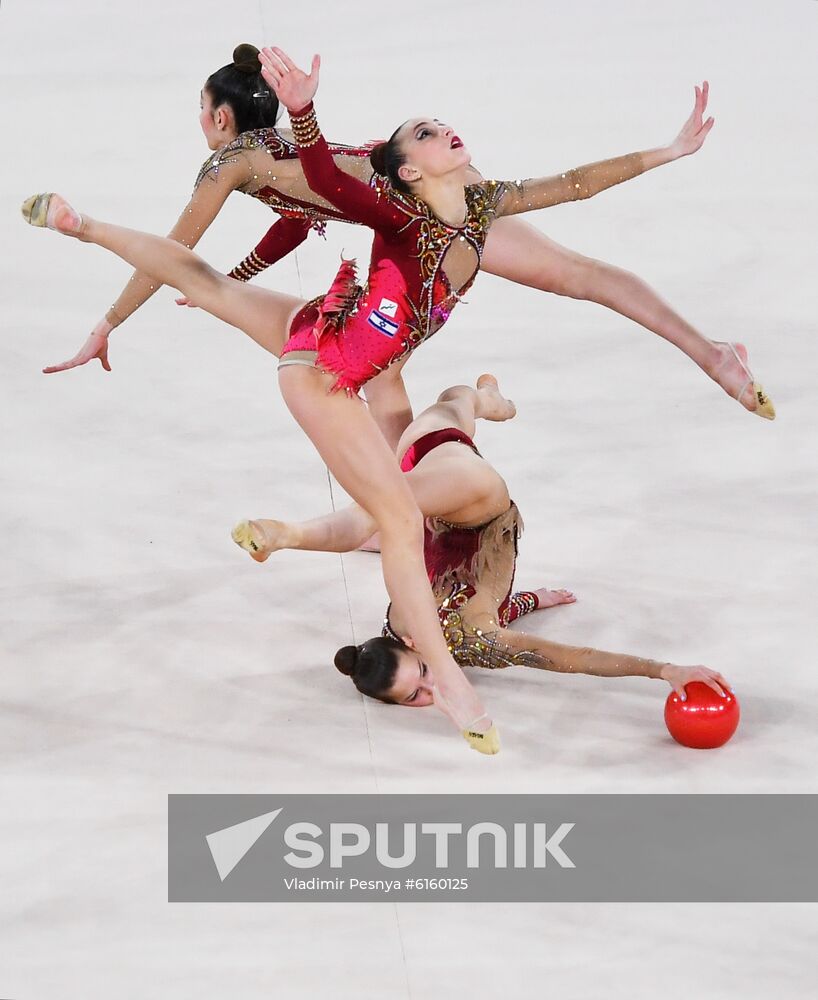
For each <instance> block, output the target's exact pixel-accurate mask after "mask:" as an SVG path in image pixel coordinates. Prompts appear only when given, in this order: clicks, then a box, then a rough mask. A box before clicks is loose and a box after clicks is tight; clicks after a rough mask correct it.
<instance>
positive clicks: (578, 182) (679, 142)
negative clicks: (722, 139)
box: [497, 80, 715, 216]
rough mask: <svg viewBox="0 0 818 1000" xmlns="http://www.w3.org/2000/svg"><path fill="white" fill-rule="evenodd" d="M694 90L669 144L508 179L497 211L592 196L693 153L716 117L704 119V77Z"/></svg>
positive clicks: (528, 209)
mask: <svg viewBox="0 0 818 1000" xmlns="http://www.w3.org/2000/svg"><path fill="white" fill-rule="evenodd" d="M695 92H696V99H695V104H694V106H693V111H692V112H691V113H690V116H689V117H688V119H687V121H686V122H685V124H684V125H683V126H682V130H681V131H680V132H679V134H678V135H677V136H676V138H675V139H674V140H673V142H671V143H670V144H669V145H667V146H660V147H657V148H656V149H648V150H644V151H642V152H638V153H628V154H627V155H626V156H617V157H615V158H614V159H611V160H599V161H597V162H596V163H588V164H585V166H582V167H574V168H573V169H572V170H568V171H566V173H564V174H556V175H555V176H553V177H541V178H538V179H529V180H525V181H513V182H507V183H506V186H505V187H506V190H505V192H504V193H503V195H502V197H501V198H500V200H499V202H498V206H497V215H498V216H502V215H516V214H518V213H520V212H533V211H535V210H537V209H540V208H550V207H551V206H552V205H560V204H562V203H563V202H566V201H579V200H582V199H585V198H592V197H593V196H594V195H596V194H599V193H600V191H605V190H607V189H608V188H610V187H613V186H614V185H615V184H621V183H622V182H623V181H628V180H632V179H633V178H634V177H638V176H639V175H640V174H643V173H644V172H645V171H646V170H652V169H653V168H654V167H660V166H662V165H663V164H665V163H671V162H672V161H673V160H678V159H679V158H680V157H682V156H689V155H690V154H691V153H695V152H696V150H698V149H701V147H702V144H703V143H704V140H705V139H706V138H707V135H708V133H709V132H710V129H711V128H712V127H713V124H714V121H715V119H713V118H712V117H711V118H708V119H707V121H703V115H704V111H705V109H706V108H707V100H708V96H709V86H708V83H707V81H706V80H705V82H704V83H703V84H702V86H701V88H699V87H696V88H695Z"/></svg>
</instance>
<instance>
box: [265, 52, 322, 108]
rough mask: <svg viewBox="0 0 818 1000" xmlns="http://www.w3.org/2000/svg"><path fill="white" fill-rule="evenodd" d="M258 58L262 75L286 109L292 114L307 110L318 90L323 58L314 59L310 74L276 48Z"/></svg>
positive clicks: (315, 57)
mask: <svg viewBox="0 0 818 1000" xmlns="http://www.w3.org/2000/svg"><path fill="white" fill-rule="evenodd" d="M258 58H259V62H260V63H261V75H262V76H263V77H264V79H265V80H266V81H267V83H268V84H269V85H270V87H272V89H273V91H274V92H275V95H276V97H277V98H278V99H279V101H280V102H281V103H282V104H283V105H284V107H285V108H286V109H287V110H288V111H290V112H292V111H301V110H302V109H303V108H306V106H307V105H308V104H309V103H310V101H311V100H312V99H313V97H314V96H315V92H316V90H318V71H319V70H320V68H321V57H320V56H317V55H316V56H313V57H312V68H311V70H310V72H309V73H305V72H304V70H303V69H299V68H298V67H297V66H296V64H295V63H294V62H293V61H292V59H290V57H289V56H288V55H287V53H286V52H284V51H283V50H282V49H279V48H277V47H276V46H269V47H266V48H263V49H262V50H261V52H259V56H258Z"/></svg>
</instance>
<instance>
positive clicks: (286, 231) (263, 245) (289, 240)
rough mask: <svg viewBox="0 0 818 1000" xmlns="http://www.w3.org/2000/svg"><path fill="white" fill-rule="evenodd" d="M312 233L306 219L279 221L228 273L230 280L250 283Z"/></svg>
mask: <svg viewBox="0 0 818 1000" xmlns="http://www.w3.org/2000/svg"><path fill="white" fill-rule="evenodd" d="M309 232H310V224H309V222H308V221H307V220H306V219H278V220H277V221H276V222H274V223H273V225H272V226H270V228H269V229H268V230H267V232H266V233H265V234H264V236H263V238H262V240H261V242H260V243H258V244H257V245H256V248H255V249H254V250H252V251H251V252H250V253H249V254H248V255H247V256H246V257H245V258H244V260H242V261H241V262H240V263H238V264H236V266H235V267H234V268H232V269H231V270H230V271H228V272H227V276H228V278H235V279H236V280H237V281H250V279H251V278H255V276H256V275H257V274H261V272H262V271H264V270H266V269H267V268H268V267H270V266H272V265H273V264H275V263H276V261H279V260H281V259H282V258H283V257H286V256H287V254H288V253H291V252H292V251H293V250H295V248H296V247H299V246H301V244H302V243H303V242H304V240H305V239H306V238H307V236H308V235H309Z"/></svg>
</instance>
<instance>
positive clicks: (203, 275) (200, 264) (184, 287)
mask: <svg viewBox="0 0 818 1000" xmlns="http://www.w3.org/2000/svg"><path fill="white" fill-rule="evenodd" d="M47 218H48V225H49V227H51V228H55V229H56V230H57V231H58V232H62V233H63V234H64V235H66V236H78V237H79V239H81V240H82V241H83V242H86V243H95V244H96V245H97V246H100V247H103V248H104V249H106V250H110V251H111V252H112V253H115V254H116V255H117V256H118V257H121V258H122V260H125V261H127V262H128V263H129V264H132V265H133V266H134V267H135V268H137V269H138V270H141V271H144V272H145V273H146V274H149V275H151V277H154V278H155V279H156V280H157V282H160V283H162V284H165V285H171V286H172V287H173V288H178V289H179V291H180V292H181V293H182V294H183V295H186V296H187V297H188V298H190V299H191V300H192V301H193V302H195V303H196V305H198V306H199V307H200V308H202V309H204V310H205V311H207V312H209V313H211V314H212V315H213V316H216V317H217V318H218V319H221V320H224V322H225V323H229V324H230V325H231V326H235V327H237V328H238V329H239V330H243V331H244V333H246V334H247V335H248V336H249V337H251V338H252V339H253V340H255V342H256V343H257V344H259V345H260V346H261V347H263V348H264V349H265V350H267V351H270V353H271V354H275V355H276V356H278V355H279V354H280V353H281V349H282V347H283V346H284V343H285V342H286V339H287V331H288V326H289V320H290V317H291V316H292V314H293V313H294V312H295V311H296V309H297V308H298V307H299V305H300V304H301V300H300V299H297V298H295V297H294V296H292V295H282V294H281V293H279V292H273V291H269V290H268V289H264V288H258V287H254V286H252V285H248V284H246V283H245V282H241V281H235V280H234V279H232V278H228V277H227V276H226V275H223V274H220V273H219V272H218V271H216V270H215V269H214V268H212V267H210V265H209V264H207V263H205V261H203V260H202V258H201V257H199V256H197V255H196V254H195V253H193V251H192V250H189V249H188V248H187V247H184V246H182V244H181V243H177V242H176V241H175V240H169V239H167V238H166V237H163V236H153V235H151V234H149V233H143V232H139V231H138V230H135V229H126V228H125V227H124V226H114V225H112V224H110V223H107V222H99V221H98V220H96V219H91V218H89V217H87V216H83V217H82V218H81V219H80V216H79V215H78V213H77V212H76V211H75V210H74V209H72V208H71V206H70V205H68V204H67V202H65V200H64V199H63V198H61V197H60V196H59V195H54V194H52V195H51V197H50V203H49V205H48V209H47Z"/></svg>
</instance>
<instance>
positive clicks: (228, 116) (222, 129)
mask: <svg viewBox="0 0 818 1000" xmlns="http://www.w3.org/2000/svg"><path fill="white" fill-rule="evenodd" d="M199 124H200V125H201V127H202V132H204V137H205V141H206V142H207V148H208V149H220V148H221V147H222V146H223V145H224V144H225V143H226V142H231V141H232V140H233V139H235V138H236V136H237V135H238V133H237V132H236V127H235V122H234V119H233V114H232V111H231V110H230V109H229V108H228V106H227V105H226V104H222V105H220V106H219V107H218V108H214V107H213V99H212V97H211V96H210V92H209V91H208V89H207V87H203V88H202V91H201V93H200V94H199Z"/></svg>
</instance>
